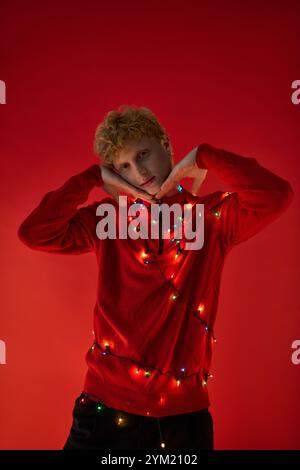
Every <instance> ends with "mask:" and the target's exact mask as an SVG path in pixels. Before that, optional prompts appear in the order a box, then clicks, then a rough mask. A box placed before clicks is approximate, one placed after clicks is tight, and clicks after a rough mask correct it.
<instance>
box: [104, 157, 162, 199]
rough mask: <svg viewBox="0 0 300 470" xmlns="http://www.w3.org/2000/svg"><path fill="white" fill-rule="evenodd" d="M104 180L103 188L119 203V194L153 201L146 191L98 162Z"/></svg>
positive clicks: (152, 197)
mask: <svg viewBox="0 0 300 470" xmlns="http://www.w3.org/2000/svg"><path fill="white" fill-rule="evenodd" d="M99 166H100V170H101V176H102V179H103V182H104V185H103V189H104V190H105V191H106V192H107V193H108V194H110V195H111V196H112V197H113V198H114V199H115V200H116V201H117V203H119V196H121V195H125V196H126V195H129V196H131V197H132V196H133V197H135V198H139V199H142V200H145V201H148V202H155V200H156V199H155V197H154V196H153V195H152V194H149V193H147V192H146V191H143V190H141V189H140V188H137V187H136V186H133V185H132V184H130V183H128V182H127V181H125V180H124V179H123V178H122V177H121V176H120V175H118V174H117V173H116V172H115V171H114V170H113V168H111V167H110V166H108V165H105V164H103V163H101V164H99Z"/></svg>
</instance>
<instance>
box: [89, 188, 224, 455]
mask: <svg viewBox="0 0 300 470" xmlns="http://www.w3.org/2000/svg"><path fill="white" fill-rule="evenodd" d="M180 188H181V189H180ZM178 191H180V192H181V191H183V188H182V186H180V185H178ZM230 194H231V193H230V192H226V193H224V194H223V197H222V199H224V198H225V196H229V195H230ZM137 201H138V200H136V201H135V202H137ZM188 206H189V208H191V206H192V205H191V204H189V205H188ZM210 210H211V211H212V212H213V213H214V215H215V216H216V217H217V218H220V215H221V214H220V211H217V210H215V208H214V207H213V208H211V209H210ZM180 220H182V218H180ZM152 222H153V223H156V221H152ZM173 227H176V225H174V226H173ZM171 243H175V245H177V253H176V254H175V259H177V258H178V256H179V254H184V250H183V249H182V248H181V247H180V240H178V239H175V238H173V239H172V240H171ZM140 256H141V259H142V260H143V262H144V263H145V264H150V263H154V264H155V265H156V266H157V267H158V269H159V271H160V273H161V274H162V276H163V277H164V278H165V279H166V280H167V281H168V282H169V283H170V284H171V286H172V287H173V288H174V289H175V286H173V285H172V283H171V281H170V279H173V278H174V275H175V272H173V273H172V274H171V276H170V279H168V278H167V277H166V276H165V275H164V273H163V271H162V270H161V268H160V265H159V263H158V262H157V257H156V256H155V254H154V253H153V252H152V251H151V250H150V253H146V252H145V251H143V252H141V253H140ZM179 296H181V293H180V292H178V291H177V289H176V293H175V294H172V295H171V296H170V299H171V300H176V299H177V298H178V297H179ZM185 303H186V305H187V306H188V307H189V309H190V311H191V313H192V314H193V315H194V316H195V317H196V318H197V319H198V320H200V322H201V324H202V325H203V327H204V331H205V332H206V333H208V332H209V334H211V341H212V342H213V343H215V342H216V341H217V340H216V338H215V337H214V335H213V332H212V330H211V328H210V327H209V325H208V324H207V323H206V322H205V321H204V320H203V318H200V316H199V312H200V313H201V314H202V313H203V312H204V310H205V305H204V304H203V303H200V304H199V306H198V308H197V310H196V311H194V310H193V309H192V308H191V306H190V305H189V304H188V302H187V301H185ZM201 317H202V315H201ZM93 335H94V336H95V334H94V331H93ZM102 344H103V345H104V350H102V347H101V346H100V345H99V344H98V343H97V342H96V341H94V343H93V345H92V347H91V351H94V350H95V347H96V346H97V347H99V348H100V349H101V355H103V356H105V355H112V356H115V357H119V356H117V355H116V354H114V353H113V344H112V343H109V342H108V341H107V340H104V341H103V342H102ZM121 359H122V358H121ZM126 360H128V358H126ZM129 360H131V359H129ZM132 362H133V363H134V362H135V363H136V362H137V361H133V360H132ZM142 370H144V377H145V378H149V377H150V375H151V372H150V368H149V367H145V365H139V366H135V369H134V370H133V373H134V372H135V375H136V376H138V375H140V372H141V371H142ZM151 370H153V371H154V370H156V371H157V372H158V373H160V374H164V375H173V377H174V378H175V381H176V386H177V387H179V386H181V385H182V383H183V381H184V380H186V379H188V378H189V377H191V376H194V375H198V374H199V375H200V376H201V383H202V386H206V385H207V382H208V379H209V378H212V377H213V375H212V374H210V373H209V372H206V371H203V370H199V371H197V372H194V373H191V374H189V375H187V374H186V367H181V368H180V372H181V374H182V375H181V378H179V377H178V371H177V376H176V373H172V372H163V371H162V370H160V369H157V368H151ZM141 378H142V377H141ZM137 379H138V378H137ZM139 380H140V379H139ZM85 402H86V400H85V398H82V399H81V400H80V403H81V404H84V403H85ZM164 403H165V397H164V396H161V397H160V399H159V404H160V405H162V406H163V405H164ZM105 407H106V406H105V405H104V404H103V403H97V402H96V409H97V411H98V412H102V411H103V410H104V409H105ZM146 416H150V411H147V412H146ZM158 424H159V421H158ZM117 425H118V426H125V425H126V420H125V419H124V418H123V417H122V416H118V417H117ZM159 431H160V441H161V442H160V446H161V448H165V447H166V443H165V442H164V440H163V438H162V435H161V430H160V426H159Z"/></svg>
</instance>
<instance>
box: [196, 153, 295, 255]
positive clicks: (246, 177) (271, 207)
mask: <svg viewBox="0 0 300 470" xmlns="http://www.w3.org/2000/svg"><path fill="white" fill-rule="evenodd" d="M194 151H195V156H196V162H197V166H198V167H199V168H203V169H208V170H209V171H212V172H213V173H214V174H215V175H216V176H218V177H219V178H220V179H221V180H223V181H224V182H225V183H226V185H227V186H228V191H229V192H231V194H229V195H228V196H227V197H225V198H224V197H222V198H221V200H220V204H219V206H218V208H217V212H218V214H219V223H220V226H221V230H222V233H223V236H224V240H225V243H226V244H227V245H228V246H229V245H231V246H232V245H237V244H238V243H241V242H243V241H245V240H247V239H248V238H250V237H252V236H253V235H255V234H256V233H258V232H259V231H261V230H262V229H263V228H264V227H266V226H267V225H268V224H270V223H271V222H272V221H273V220H275V219H277V218H278V217H279V216H280V214H282V213H283V212H284V211H285V210H286V209H287V208H288V207H289V206H290V204H291V201H292V199H293V195H294V192H293V189H292V187H291V185H290V183H289V182H288V181H287V180H285V179H283V178H281V177H280V176H277V175H275V174H274V173H272V172H271V171H270V170H267V169H266V168H264V167H263V166H261V165H260V164H259V163H258V162H257V160H256V159H255V158H252V157H243V156H241V155H237V154H235V153H232V152H229V151H227V150H223V149H217V148H215V147H213V146H212V145H209V144H201V145H199V146H198V147H196V148H195V149H194Z"/></svg>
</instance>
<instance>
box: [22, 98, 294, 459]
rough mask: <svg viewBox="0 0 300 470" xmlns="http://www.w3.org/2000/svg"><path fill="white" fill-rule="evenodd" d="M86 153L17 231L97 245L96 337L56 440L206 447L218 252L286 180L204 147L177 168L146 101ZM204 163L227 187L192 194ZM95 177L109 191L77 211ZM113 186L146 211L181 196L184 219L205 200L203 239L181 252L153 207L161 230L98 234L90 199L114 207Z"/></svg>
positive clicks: (260, 221)
mask: <svg viewBox="0 0 300 470" xmlns="http://www.w3.org/2000/svg"><path fill="white" fill-rule="evenodd" d="M95 152H96V154H97V155H99V156H100V157H101V159H102V164H100V165H97V164H94V165H91V166H90V167H89V168H87V169H86V170H84V171H83V172H81V173H79V174H76V175H74V176H72V177H71V178H70V179H68V180H67V181H66V182H65V183H64V184H63V185H62V186H61V187H59V188H58V189H56V190H53V191H50V192H48V193H47V194H46V195H45V196H44V197H43V199H42V200H41V202H40V203H39V205H38V206H37V207H36V208H35V209H34V211H33V212H32V213H31V214H30V215H29V216H28V217H27V218H26V219H25V220H24V222H23V223H22V224H21V226H20V228H19V231H18V235H19V237H20V239H21V240H22V241H23V242H24V243H25V244H26V245H27V246H29V247H30V248H32V249H36V250H41V251H46V252H51V253H56V254H80V253H88V252H94V253H95V255H96V259H97V263H98V265H99V276H98V294H97V299H96V304H95V308H94V336H95V338H94V343H93V345H92V347H91V348H90V350H89V351H88V352H87V354H86V361H87V365H88V370H87V373H86V377H85V381H84V386H83V390H82V393H81V394H80V395H79V396H78V397H77V398H76V400H75V406H74V410H73V423H72V427H71V430H70V434H69V436H68V439H67V441H66V443H65V445H64V449H66V450H67V449H70V450H72V449H107V448H109V449H130V448H132V449H133V448H135V449H136V448H144V449H151V448H152V449H161V448H166V449H178V450H181V449H188V448H190V449H192V448H194V449H213V447H214V444H213V419H212V416H211V414H210V411H209V406H210V400H209V395H208V390H207V384H208V381H209V378H210V375H211V374H210V366H211V358H212V352H213V346H214V342H215V340H216V338H215V336H214V324H215V319H216V314H217V306H218V293H219V287H220V280H221V274H222V269H223V265H224V261H225V259H226V256H227V254H228V253H229V252H230V250H231V249H232V248H233V247H234V246H235V245H237V244H238V243H241V242H243V241H245V240H247V239H249V238H250V237H252V236H253V235H255V234H256V233H258V232H259V231H261V230H262V229H263V228H264V227H266V226H267V225H268V224H270V223H271V222H272V221H273V220H275V219H276V218H277V217H278V216H279V215H280V214H282V213H283V212H284V211H285V210H286V209H287V207H288V206H289V205H290V203H291V200H292V197H293V191H292V188H291V186H290V184H289V183H288V182H287V181H286V180H285V179H283V178H281V177H279V176H277V175H275V174H274V173H272V172H271V171H269V170H267V169H266V168H264V167H262V166H260V165H259V164H258V162H257V160H256V159H254V158H249V157H243V156H240V155H236V154H234V153H231V152H228V151H226V150H222V149H217V148H215V147H213V146H211V145H209V144H201V145H199V146H197V147H196V148H194V149H193V150H192V151H191V152H190V153H189V154H188V155H187V156H186V157H184V158H183V159H182V160H181V161H180V162H179V163H178V164H177V165H175V164H174V161H173V152H172V147H171V144H170V141H169V138H168V135H167V133H166V131H165V130H164V129H163V128H162V127H161V125H160V124H159V122H158V120H157V119H156V117H155V116H154V115H153V113H151V111H149V110H148V109H147V108H134V107H124V108H123V109H121V110H119V111H111V112H110V113H108V115H107V116H106V118H105V120H104V121H103V123H101V124H100V125H99V126H98V128H97V130H96V135H95ZM208 170H210V171H212V172H214V173H215V174H216V175H217V176H218V177H220V178H221V179H222V180H223V181H224V182H225V183H226V186H227V189H228V191H226V192H223V191H216V192H213V193H211V194H207V195H204V196H197V190H198V189H199V187H200V185H201V182H202V181H203V179H204V178H205V176H206V172H207V171H208ZM183 177H191V178H193V179H194V183H193V188H192V191H191V192H189V191H187V190H186V189H185V188H183V187H182V186H181V185H179V184H178V183H179V181H180V180H181V179H182V178H183ZM95 186H98V187H103V188H104V189H105V190H106V191H107V192H108V193H109V195H110V196H109V197H106V198H104V199H102V200H101V201H95V202H94V203H92V204H89V205H87V206H85V207H81V208H79V209H78V206H79V204H83V203H84V202H86V200H87V198H88V195H89V193H90V191H91V189H92V188H93V187H95ZM121 194H123V195H124V194H125V195H126V196H127V200H128V202H129V204H134V203H137V202H138V199H139V200H140V202H142V203H143V206H140V207H144V208H145V209H147V210H148V209H151V208H152V206H153V204H158V205H161V204H166V205H167V206H168V207H171V206H172V205H173V204H175V203H177V204H178V205H179V207H181V208H182V213H184V212H183V209H184V207H185V206H186V205H188V207H189V210H190V211H191V214H192V218H193V219H194V218H196V216H197V212H196V211H198V207H199V204H204V245H203V247H202V248H201V249H196V250H193V249H190V250H187V249H185V246H186V245H185V243H184V242H185V240H184V237H183V238H182V239H180V238H175V230H174V229H175V226H176V222H177V224H178V223H180V222H181V221H182V218H180V217H178V218H177V219H178V220H175V216H174V217H173V219H172V222H175V223H173V224H171V227H170V228H169V229H168V233H169V235H167V234H166V231H165V229H164V226H163V222H162V217H161V216H160V215H159V220H151V223H150V225H152V223H155V222H156V223H157V224H158V233H159V237H158V238H151V237H150V236H148V237H146V238H142V237H140V238H136V239H134V238H131V237H127V238H121V237H112V238H106V239H105V238H99V237H98V236H97V233H98V232H97V225H98V223H99V221H100V220H103V217H104V214H103V213H102V212H101V211H99V208H98V206H100V205H103V204H104V203H105V204H109V205H110V206H112V207H113V208H114V209H115V210H116V213H117V215H119V214H120V211H121V206H120V205H119V204H118V201H120V199H119V197H118V196H120V195H121ZM106 207H107V206H106ZM97 208H98V210H97ZM97 214H98V215H97ZM100 214H101V215H100ZM99 215H100V217H99ZM132 219H134V217H132V216H128V222H132ZM120 220H121V219H119V218H118V217H116V218H115V221H116V225H117V227H116V228H117V229H119V228H120ZM117 233H118V230H117Z"/></svg>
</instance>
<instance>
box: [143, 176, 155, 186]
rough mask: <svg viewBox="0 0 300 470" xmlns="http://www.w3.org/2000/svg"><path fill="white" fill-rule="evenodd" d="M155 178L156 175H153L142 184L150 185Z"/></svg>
mask: <svg viewBox="0 0 300 470" xmlns="http://www.w3.org/2000/svg"><path fill="white" fill-rule="evenodd" d="M154 179H155V176H152V177H151V178H150V179H148V180H147V181H145V183H143V184H141V186H148V185H150V184H151V183H152V182H153V181H154Z"/></svg>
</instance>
